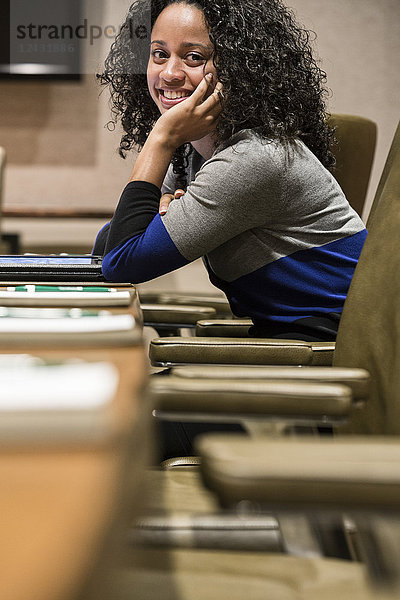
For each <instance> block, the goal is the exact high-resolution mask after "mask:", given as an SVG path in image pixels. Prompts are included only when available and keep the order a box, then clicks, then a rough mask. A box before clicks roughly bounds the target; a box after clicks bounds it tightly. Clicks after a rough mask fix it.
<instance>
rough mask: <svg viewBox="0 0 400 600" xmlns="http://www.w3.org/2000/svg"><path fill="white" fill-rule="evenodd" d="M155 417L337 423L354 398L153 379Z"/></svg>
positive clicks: (306, 388)
mask: <svg viewBox="0 0 400 600" xmlns="http://www.w3.org/2000/svg"><path fill="white" fill-rule="evenodd" d="M150 393H151V397H152V401H153V405H154V407H155V409H156V413H157V414H158V415H159V416H161V417H162V418H169V419H172V420H174V421H176V420H188V421H189V420H202V421H207V420H209V419H211V420H212V419H215V418H216V417H218V418H219V419H220V420H223V421H224V422H227V421H229V420H234V421H237V420H238V419H239V420H252V419H253V420H254V419H255V420H260V419H263V420H271V419H272V420H274V421H276V420H284V421H290V422H296V423H303V422H306V423H307V424H310V423H312V424H313V423H325V424H326V423H327V422H329V423H332V422H333V423H337V422H341V421H343V420H345V419H346V417H347V416H348V415H349V413H350V410H351V407H352V395H351V391H350V389H349V388H347V387H345V386H343V385H333V384H328V383H322V384H321V383H308V382H299V381H295V382H286V381H263V380H261V379H260V380H255V381H252V380H245V379H231V380H222V379H197V380H196V379H194V380H190V379H184V378H182V377H174V376H169V377H159V378H157V377H154V378H153V379H152V381H151V384H150Z"/></svg>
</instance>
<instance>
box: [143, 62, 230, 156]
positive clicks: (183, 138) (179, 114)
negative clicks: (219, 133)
mask: <svg viewBox="0 0 400 600" xmlns="http://www.w3.org/2000/svg"><path fill="white" fill-rule="evenodd" d="M212 80H213V75H212V74H211V73H208V74H207V75H206V76H205V78H204V79H202V81H201V82H200V83H199V85H198V86H197V88H196V89H195V91H194V92H193V94H192V95H191V96H190V97H189V98H188V99H187V100H185V101H184V102H181V103H180V104H177V105H176V106H173V107H172V108H170V109H169V110H167V111H166V112H165V113H164V114H163V115H162V116H161V117H160V118H159V119H158V121H157V123H156V124H155V126H154V128H153V131H154V132H155V131H158V133H161V134H162V135H163V137H164V138H165V139H167V140H168V143H170V144H171V145H173V147H174V149H176V148H179V146H182V144H185V143H186V142H194V141H195V140H199V139H201V138H203V137H204V136H206V135H207V134H209V133H211V132H212V131H214V129H215V125H216V122H217V120H218V116H219V114H220V112H221V109H222V106H221V97H222V84H221V83H219V82H218V83H217V84H216V86H215V88H214V91H213V92H212V93H211V94H210V95H209V96H208V97H207V98H206V95H207V92H209V91H210V87H212ZM205 98H206V99H205Z"/></svg>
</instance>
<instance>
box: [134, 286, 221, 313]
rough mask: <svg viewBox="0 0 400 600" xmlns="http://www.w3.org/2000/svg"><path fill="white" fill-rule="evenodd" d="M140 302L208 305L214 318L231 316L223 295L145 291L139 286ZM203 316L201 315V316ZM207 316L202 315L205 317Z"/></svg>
mask: <svg viewBox="0 0 400 600" xmlns="http://www.w3.org/2000/svg"><path fill="white" fill-rule="evenodd" d="M139 294H140V300H141V302H143V303H145V304H171V305H182V304H184V305H189V306H209V307H211V308H213V309H214V310H215V318H224V317H227V318H229V317H232V311H231V307H230V306H229V302H228V301H227V299H226V298H225V296H221V295H217V294H200V293H194V292H191V293H184V292H179V293H176V292H145V291H141V290H140V287H139ZM202 318H203V317H202ZM207 318H208V317H204V319H207Z"/></svg>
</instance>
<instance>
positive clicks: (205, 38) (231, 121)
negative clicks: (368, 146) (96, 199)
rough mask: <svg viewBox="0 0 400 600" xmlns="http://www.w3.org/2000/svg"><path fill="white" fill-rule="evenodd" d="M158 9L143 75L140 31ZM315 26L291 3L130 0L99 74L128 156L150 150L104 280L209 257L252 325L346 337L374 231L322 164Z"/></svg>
mask: <svg viewBox="0 0 400 600" xmlns="http://www.w3.org/2000/svg"><path fill="white" fill-rule="evenodd" d="M149 6H151V40H149V41H150V44H149V49H148V64H147V73H146V75H144V74H137V69H135V66H137V63H138V61H139V59H140V57H139V55H138V53H137V52H136V50H135V47H134V45H132V40H131V38H130V32H131V31H132V30H134V29H135V26H138V25H140V23H142V22H143V18H144V15H145V11H146V10H147V9H148V7H149ZM132 24H133V26H132ZM309 38H310V34H309V32H308V31H305V30H304V29H302V28H301V27H300V26H298V25H297V24H296V22H295V20H294V17H293V15H292V13H291V12H290V11H289V10H288V9H287V8H286V7H285V6H284V5H283V3H282V2H281V1H280V0H268V2H260V1H259V0H151V1H150V0H137V1H136V2H134V3H133V4H132V6H131V8H130V10H129V14H128V17H127V20H126V22H125V23H124V24H123V26H122V28H121V32H120V34H119V35H118V36H117V38H116V40H115V43H114V44H113V46H112V47H111V51H110V54H109V56H108V58H107V60H106V65H105V71H104V73H103V74H102V75H100V81H101V83H103V84H105V85H108V86H109V87H110V91H111V97H112V101H113V112H114V119H115V120H117V119H118V118H120V119H121V123H122V126H123V129H124V135H123V137H122V140H121V144H120V153H121V155H122V156H124V157H125V155H126V152H127V151H128V150H129V149H131V148H132V146H134V145H136V146H137V147H138V148H139V149H140V153H139V156H138V158H137V160H136V163H135V165H134V168H133V172H132V176H131V179H130V182H129V183H128V185H127V186H126V187H125V189H124V191H123V193H122V196H121V198H120V201H119V204H118V206H117V208H116V211H115V214H114V217H113V219H112V221H111V223H110V224H109V225H107V226H106V227H105V228H103V230H102V231H101V232H100V233H99V235H98V237H97V240H96V244H95V248H94V252H95V253H100V254H103V255H104V257H103V273H104V275H105V277H106V278H107V279H109V280H111V281H131V282H133V283H139V282H141V281H146V280H148V279H152V278H155V277H157V276H159V275H162V274H163V273H167V272H169V271H172V270H174V269H177V268H180V267H182V266H184V265H186V264H188V263H189V262H190V261H192V260H195V259H197V258H199V257H203V259H204V263H205V266H206V268H207V270H208V273H209V276H210V279H211V281H212V283H213V284H214V285H216V286H217V287H219V288H220V289H222V290H223V291H224V292H225V294H226V296H227V298H228V300H229V302H230V305H231V308H232V311H233V312H234V314H236V315H237V316H247V317H250V318H251V319H252V321H253V323H254V327H253V328H252V329H251V334H252V335H255V336H260V335H263V336H268V337H290V338H297V339H306V340H322V341H324V340H332V339H335V336H336V331H337V326H338V322H339V319H340V314H341V312H342V308H343V303H344V300H345V298H346V294H347V290H348V287H349V285H350V281H351V278H352V275H353V272H354V269H355V266H356V264H357V260H358V257H359V254H360V252H361V248H362V246H363V243H364V240H365V237H366V231H365V228H364V226H363V223H362V222H361V220H360V219H359V217H358V216H357V214H356V213H355V212H354V211H353V210H352V209H351V207H350V206H349V204H348V202H347V200H346V198H345V196H344V194H343V192H342V190H341V189H340V187H339V186H338V184H337V182H336V181H335V179H334V178H333V177H332V175H331V174H330V173H329V171H328V170H327V168H326V167H327V166H331V165H332V163H333V157H332V154H331V152H330V142H331V139H332V132H331V131H330V129H329V127H328V126H327V124H326V113H325V106H324V94H325V89H324V82H325V74H324V73H323V72H322V71H321V70H320V69H319V67H318V65H317V63H316V61H315V60H314V58H313V55H312V51H311V47H310V44H309ZM177 188H182V190H183V193H179V194H177V193H176V190H177ZM162 193H164V196H163V197H162V203H163V204H165V205H168V203H169V202H170V201H171V200H172V199H173V201H172V202H171V203H170V204H169V206H168V209H167V210H163V211H161V210H159V204H160V198H161V196H162ZM178 196H179V197H178Z"/></svg>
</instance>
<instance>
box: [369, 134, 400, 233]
mask: <svg viewBox="0 0 400 600" xmlns="http://www.w3.org/2000/svg"><path fill="white" fill-rule="evenodd" d="M399 148H400V122H399V124H398V125H397V130H396V132H395V134H394V138H393V141H392V145H391V146H390V150H389V154H388V156H387V159H386V162H385V166H384V168H383V171H382V175H381V178H380V180H379V183H378V187H377V188H376V192H375V198H374V201H373V203H372V206H371V210H370V211H369V215H368V221H367V229H368V230H369V229H370V228H371V224H372V220H373V218H374V215H375V211H376V208H377V206H378V204H379V198H380V196H381V194H382V190H383V188H384V187H385V183H386V179H387V177H388V174H389V172H390V169H391V168H392V164H393V160H394V157H395V156H396V154H397V153H398V151H399Z"/></svg>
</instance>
